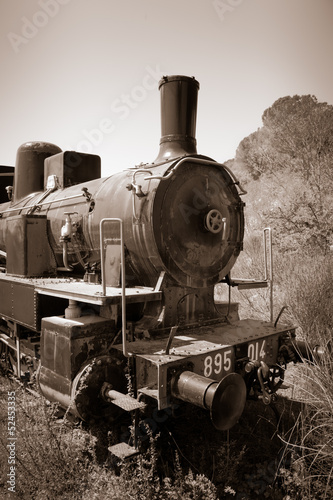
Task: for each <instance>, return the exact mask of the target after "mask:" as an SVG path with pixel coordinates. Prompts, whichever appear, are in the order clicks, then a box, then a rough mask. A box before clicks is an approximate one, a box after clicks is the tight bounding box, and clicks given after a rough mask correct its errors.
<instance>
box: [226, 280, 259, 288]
mask: <svg viewBox="0 0 333 500" xmlns="http://www.w3.org/2000/svg"><path fill="white" fill-rule="evenodd" d="M231 284H232V286H236V287H237V288H238V290H249V289H251V288H267V287H268V281H267V280H251V279H249V280H246V279H233V280H232V281H231Z"/></svg>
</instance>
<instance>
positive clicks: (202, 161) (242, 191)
mask: <svg viewBox="0 0 333 500" xmlns="http://www.w3.org/2000/svg"><path fill="white" fill-rule="evenodd" d="M187 161H189V162H192V163H199V164H200V165H211V166H213V167H220V168H223V169H224V170H226V171H227V172H228V174H229V175H230V177H231V178H232V180H233V181H234V183H235V184H236V185H237V186H238V188H239V190H240V192H239V193H238V194H239V195H242V194H246V193H247V191H245V189H243V188H242V186H241V185H240V184H239V181H238V180H237V179H236V177H235V175H234V173H233V172H232V170H230V168H229V167H227V166H226V165H223V163H217V162H216V161H212V160H205V159H202V158H193V157H191V156H185V157H184V158H181V159H180V160H179V161H178V162H177V163H176V165H175V166H174V167H173V168H172V169H171V170H170V172H169V173H168V174H167V175H166V176H162V175H151V176H150V177H145V179H144V180H145V181H146V180H151V179H159V180H161V181H165V180H167V179H169V178H170V177H171V176H172V175H173V174H174V172H175V170H176V168H178V167H179V166H180V165H181V164H182V163H184V162H187ZM147 172H148V171H147Z"/></svg>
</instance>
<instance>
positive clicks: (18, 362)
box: [14, 323, 21, 380]
mask: <svg viewBox="0 0 333 500" xmlns="http://www.w3.org/2000/svg"><path fill="white" fill-rule="evenodd" d="M14 335H15V338H16V358H17V360H16V369H17V377H18V379H19V380H20V379H21V344H20V335H19V328H18V324H17V323H14Z"/></svg>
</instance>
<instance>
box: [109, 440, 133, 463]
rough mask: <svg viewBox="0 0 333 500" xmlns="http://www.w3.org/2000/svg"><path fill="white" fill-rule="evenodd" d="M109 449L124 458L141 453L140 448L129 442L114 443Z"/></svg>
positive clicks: (113, 453)
mask: <svg viewBox="0 0 333 500" xmlns="http://www.w3.org/2000/svg"><path fill="white" fill-rule="evenodd" d="M108 450H109V452H110V453H112V455H115V456H116V457H118V458H120V459H122V460H124V459H125V458H129V457H133V456H134V455H138V454H139V450H138V448H134V446H130V445H129V444H127V443H118V444H114V445H113V446H109V447H108Z"/></svg>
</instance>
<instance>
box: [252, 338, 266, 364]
mask: <svg viewBox="0 0 333 500" xmlns="http://www.w3.org/2000/svg"><path fill="white" fill-rule="evenodd" d="M266 352H267V345H266V339H260V340H256V341H254V342H250V343H249V344H248V347H247V355H248V357H249V360H250V361H260V360H264V359H265V358H266Z"/></svg>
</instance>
